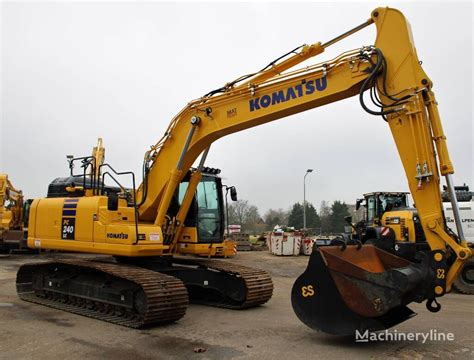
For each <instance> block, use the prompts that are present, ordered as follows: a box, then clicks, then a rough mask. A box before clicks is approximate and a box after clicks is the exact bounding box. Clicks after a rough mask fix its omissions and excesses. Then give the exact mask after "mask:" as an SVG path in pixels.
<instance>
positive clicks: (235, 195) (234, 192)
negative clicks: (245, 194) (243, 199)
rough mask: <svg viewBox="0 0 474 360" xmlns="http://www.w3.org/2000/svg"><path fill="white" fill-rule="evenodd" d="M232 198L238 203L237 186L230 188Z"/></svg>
mask: <svg viewBox="0 0 474 360" xmlns="http://www.w3.org/2000/svg"><path fill="white" fill-rule="evenodd" d="M230 198H231V199H232V201H237V190H236V189H235V186H232V187H231V188H230Z"/></svg>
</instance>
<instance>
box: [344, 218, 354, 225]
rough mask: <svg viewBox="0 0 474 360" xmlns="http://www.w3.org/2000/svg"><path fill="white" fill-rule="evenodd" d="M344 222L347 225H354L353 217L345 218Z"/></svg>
mask: <svg viewBox="0 0 474 360" xmlns="http://www.w3.org/2000/svg"><path fill="white" fill-rule="evenodd" d="M344 220H345V221H346V223H348V224H349V225H352V216H344Z"/></svg>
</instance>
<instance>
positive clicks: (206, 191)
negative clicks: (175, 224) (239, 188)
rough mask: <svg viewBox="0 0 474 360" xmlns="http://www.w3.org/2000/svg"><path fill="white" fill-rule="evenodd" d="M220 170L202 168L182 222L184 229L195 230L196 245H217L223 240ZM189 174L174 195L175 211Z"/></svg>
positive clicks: (222, 200) (181, 199)
mask: <svg viewBox="0 0 474 360" xmlns="http://www.w3.org/2000/svg"><path fill="white" fill-rule="evenodd" d="M219 173H220V170H218V169H213V168H204V170H203V174H202V177H201V181H200V182H199V184H198V186H197V189H196V193H195V194H194V198H193V201H192V203H191V206H190V208H189V211H188V214H187V216H186V219H185V221H184V225H185V226H186V227H195V228H196V229H197V237H198V239H197V242H198V243H219V242H222V240H223V238H224V209H225V208H224V198H223V194H222V180H221V178H220V177H219V176H218V174H219ZM189 178H190V173H188V174H187V175H186V177H185V178H184V179H183V181H182V182H181V184H180V185H179V187H178V189H177V190H176V191H177V192H176V194H175V199H174V202H175V206H174V208H175V210H174V212H176V213H177V210H178V209H179V206H181V203H182V201H183V199H184V195H185V193H186V189H187V187H188V184H189Z"/></svg>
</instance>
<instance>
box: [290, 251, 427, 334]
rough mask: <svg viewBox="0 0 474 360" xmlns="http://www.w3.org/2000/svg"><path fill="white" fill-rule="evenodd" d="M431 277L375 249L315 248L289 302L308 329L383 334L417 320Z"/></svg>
mask: <svg viewBox="0 0 474 360" xmlns="http://www.w3.org/2000/svg"><path fill="white" fill-rule="evenodd" d="M431 276H432V274H431V271H430V268H429V266H428V265H427V264H426V262H420V263H419V264H415V263H411V262H410V261H408V260H405V259H403V258H400V257H398V256H395V255H393V254H391V253H388V252H386V251H383V250H381V249H379V248H377V247H375V246H373V245H363V246H355V245H354V246H345V245H344V246H342V247H341V246H326V247H320V248H316V247H315V248H314V249H313V252H312V254H311V256H310V259H309V263H308V267H307V268H306V271H305V272H304V273H303V274H302V275H300V276H299V277H298V279H297V280H296V282H295V283H294V285H293V289H292V292H291V301H292V305H293V309H294V311H295V313H296V315H297V316H298V318H299V319H300V320H301V321H302V322H303V323H305V324H306V325H308V326H309V327H311V328H313V329H316V330H321V331H324V332H326V333H329V334H334V335H354V334H355V331H356V330H358V331H359V332H365V331H366V330H369V331H377V330H384V329H387V328H390V327H392V326H395V325H397V324H399V323H401V322H403V321H405V320H407V319H409V318H411V317H412V316H414V315H416V314H415V313H414V312H413V311H411V310H410V309H409V308H408V307H406V306H405V305H407V304H408V303H410V302H412V301H414V300H415V299H416V300H417V301H419V299H420V298H419V294H420V288H422V287H424V286H423V285H422V284H423V283H425V284H426V283H427V282H429V281H430V278H431Z"/></svg>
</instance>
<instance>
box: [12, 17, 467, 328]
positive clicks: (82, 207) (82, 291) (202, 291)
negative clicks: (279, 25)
mask: <svg viewBox="0 0 474 360" xmlns="http://www.w3.org/2000/svg"><path fill="white" fill-rule="evenodd" d="M372 24H375V26H376V28H377V37H376V40H375V43H374V45H372V46H367V47H363V48H359V49H355V50H351V51H347V52H345V53H343V54H341V55H340V56H338V57H336V58H334V59H332V60H330V61H327V62H324V63H320V64H314V65H309V66H306V67H304V68H301V69H296V70H295V69H294V67H295V66H297V65H298V64H300V63H301V62H303V61H305V60H308V59H310V58H311V57H314V56H316V55H318V54H321V53H323V52H324V50H325V49H326V48H328V47H329V46H331V45H332V44H334V43H336V42H338V41H340V40H342V39H344V38H345V37H347V36H349V35H351V34H353V33H355V32H357V31H359V30H362V29H363V28H365V27H367V26H370V25H372ZM432 86H433V84H432V82H431V80H430V79H429V77H428V76H427V75H426V74H425V72H424V71H423V69H422V67H421V65H420V61H419V59H418V56H417V54H416V50H415V46H414V43H413V37H412V34H411V30H410V26H409V24H408V22H407V21H406V19H405V17H404V16H403V14H402V13H400V12H399V11H398V10H395V9H391V8H377V9H375V10H374V11H373V12H372V13H371V17H370V19H369V20H367V21H365V22H364V23H362V24H361V25H359V26H357V27H355V28H353V29H351V30H349V31H347V32H345V33H343V34H342V35H340V36H338V37H336V38H334V39H332V40H330V41H328V42H325V43H315V44H312V45H303V46H301V47H299V48H297V49H294V50H292V51H290V52H289V53H288V54H286V55H284V56H282V57H280V58H279V59H277V60H276V61H273V62H271V63H270V64H269V65H268V66H266V67H264V68H263V69H262V70H260V71H258V72H255V73H252V74H248V75H245V76H242V77H239V78H238V79H236V80H235V81H232V82H229V83H227V84H226V85H225V86H223V87H221V88H218V89H216V90H213V91H211V92H209V93H207V94H206V95H204V96H203V97H201V98H199V99H197V100H194V101H191V102H190V103H188V105H187V106H186V107H185V108H184V109H183V110H181V112H179V113H178V114H177V115H176V117H175V118H174V119H173V120H172V121H171V123H170V125H169V127H168V128H167V130H166V132H165V134H164V136H163V137H162V138H161V140H160V141H158V143H157V144H156V145H154V146H152V147H151V149H150V150H149V151H147V152H146V154H145V158H144V164H143V182H142V183H141V185H140V186H139V187H138V188H135V177H134V175H133V174H132V173H130V172H122V173H119V172H116V171H115V170H114V169H113V168H112V167H111V166H110V165H108V164H101V165H100V164H97V163H95V161H94V160H93V159H90V160H86V159H83V161H85V163H84V165H85V166H89V165H90V166H92V167H99V168H100V170H101V171H99V172H96V171H92V174H101V175H100V179H98V178H97V177H98V175H95V176H92V178H91V181H89V182H88V184H89V185H87V183H86V182H84V185H83V186H85V187H89V189H87V191H88V194H89V196H81V197H73V196H65V197H58V198H46V199H36V200H34V202H33V204H32V207H31V211H30V222H29V234H28V245H29V246H30V247H33V248H41V249H58V250H67V251H76V252H83V253H94V254H106V255H113V256H114V260H113V261H112V260H110V259H111V258H110V257H109V258H106V259H103V258H99V259H89V260H86V259H82V260H56V261H52V262H48V263H40V264H27V265H23V266H22V267H21V268H20V269H19V271H18V275H17V291H18V294H19V296H20V297H21V298H22V299H24V300H27V301H31V302H36V303H40V304H44V305H48V306H52V307H56V308H60V309H63V310H67V311H71V312H75V313H78V314H83V315H87V316H91V317H95V318H99V319H103V320H106V321H112V322H115V323H117V324H121V325H127V326H132V327H140V326H143V325H146V324H152V323H162V322H169V321H174V320H177V319H179V318H180V317H181V316H183V315H184V312H185V309H186V306H187V304H188V301H189V299H191V301H197V302H204V303H206V304H213V305H217V306H224V307H229V308H237V309H241V308H246V307H250V306H256V305H259V304H263V303H265V302H266V301H268V300H269V298H270V297H271V294H272V291H273V285H272V281H271V279H270V276H269V275H268V274H267V273H266V272H264V271H260V270H256V269H253V268H245V267H241V266H237V265H232V264H229V263H226V262H225V261H219V260H194V259H189V258H182V257H179V256H178V255H180V254H183V253H194V254H200V253H206V252H208V251H209V250H208V249H209V248H212V247H213V244H214V242H219V236H220V235H219V234H220V232H219V231H221V230H222V226H221V222H220V219H221V215H220V214H221V213H222V206H221V201H220V200H219V195H218V194H217V193H218V189H219V183H218V181H217V180H216V179H217V178H216V177H212V176H208V175H207V174H205V172H204V165H205V160H206V157H207V154H208V152H209V151H210V146H211V144H212V142H214V141H216V140H217V139H219V138H222V137H223V136H225V135H228V134H231V133H235V132H237V131H242V130H245V129H248V128H251V127H254V126H258V125H261V124H264V123H267V122H270V121H273V120H276V119H280V118H283V117H286V116H289V115H292V114H296V113H298V112H302V111H305V110H309V109H312V108H316V107H319V106H323V105H326V104H329V103H332V102H335V101H339V100H342V99H345V98H349V97H352V96H357V97H358V98H359V102H360V104H361V106H362V108H363V109H364V110H365V111H366V112H368V113H369V114H371V115H378V116H380V117H381V118H382V119H383V120H385V121H386V122H387V124H388V126H389V128H390V131H391V133H392V136H393V138H394V140H395V144H396V148H397V150H398V152H399V154H400V158H401V160H402V164H403V167H404V170H405V174H406V178H407V181H408V184H409V188H410V191H411V193H412V195H413V198H414V199H415V202H416V205H417V209H418V215H419V219H420V223H421V226H422V228H423V230H424V233H425V235H426V240H427V243H428V245H429V249H427V250H425V251H420V252H418V254H417V256H416V257H415V259H414V261H408V260H406V259H403V258H400V257H398V256H396V255H394V254H390V253H388V252H385V251H383V250H381V249H377V248H375V247H374V246H371V245H362V244H357V245H350V246H346V245H344V246H328V247H324V248H321V249H315V250H314V251H313V253H312V255H311V257H310V261H309V264H308V268H307V269H306V271H305V272H304V273H303V274H302V275H301V276H300V277H299V278H298V279H297V280H296V282H295V284H294V286H293V289H292V295H291V297H292V304H293V308H294V311H295V313H296V315H297V316H298V317H299V318H300V319H301V320H302V321H303V322H304V323H305V324H307V325H308V326H310V327H312V328H315V329H318V330H322V331H325V332H327V333H331V334H337V335H349V334H354V332H355V330H359V331H364V330H381V329H386V328H388V327H391V326H394V325H396V324H398V323H400V322H402V321H405V320H407V319H408V318H410V317H412V316H413V315H414V313H413V312H412V311H411V310H410V309H409V308H408V307H407V305H408V304H409V303H411V302H413V301H416V302H423V301H426V303H427V307H428V309H429V310H431V311H438V310H439V309H440V306H439V304H438V303H437V300H436V299H437V298H438V297H440V296H442V295H444V294H445V293H446V292H448V291H450V289H451V286H452V283H453V280H454V279H455V277H456V275H457V273H458V272H459V269H460V268H461V267H462V265H463V263H464V262H465V261H466V260H467V259H468V258H469V257H470V256H471V251H470V250H469V248H468V247H467V245H466V242H465V240H464V238H463V234H462V229H461V228H459V227H458V234H457V235H454V234H453V233H451V232H449V233H448V232H447V231H446V223H445V221H444V218H443V210H442V204H441V195H440V176H441V175H443V176H445V177H446V181H447V186H448V189H450V190H452V191H454V190H453V186H452V179H451V174H453V173H454V169H453V166H452V163H451V161H450V158H449V154H448V150H447V146H446V137H445V135H444V133H443V129H442V125H441V121H440V117H439V113H438V109H437V103H436V100H435V97H434V93H433V91H432ZM367 98H370V100H371V103H372V105H371V106H369V105H368V104H367ZM373 106H377V107H378V108H377V109H376V110H375V109H374V108H373ZM435 149H436V151H435ZM199 156H200V160H199V161H198V165H197V167H195V168H193V167H192V166H193V164H194V162H195V161H196V160H198V158H199ZM119 175H122V176H130V177H131V178H132V180H131V182H132V190H131V191H128V192H119V193H117V192H115V191H107V189H106V188H105V186H104V184H105V182H104V179H105V178H106V177H107V178H111V179H114V180H117V178H118V176H119ZM82 190H86V189H82ZM69 191H70V192H71V193H73V191H74V189H69ZM451 199H452V202H453V211H454V213H455V214H458V211H457V209H458V207H457V204H456V198H455V197H453V196H451ZM457 216H458V215H457ZM448 260H449V261H448ZM448 264H449V265H448Z"/></svg>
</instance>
